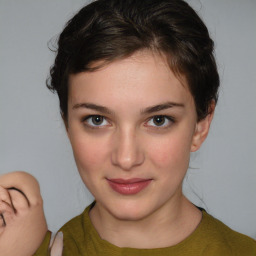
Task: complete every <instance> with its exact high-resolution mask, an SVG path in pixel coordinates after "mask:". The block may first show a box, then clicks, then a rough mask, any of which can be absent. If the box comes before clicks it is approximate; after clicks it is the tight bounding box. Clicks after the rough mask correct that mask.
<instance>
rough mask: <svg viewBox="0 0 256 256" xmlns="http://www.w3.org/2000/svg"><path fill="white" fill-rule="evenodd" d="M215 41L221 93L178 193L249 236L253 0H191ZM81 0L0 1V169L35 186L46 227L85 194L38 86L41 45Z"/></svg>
mask: <svg viewBox="0 0 256 256" xmlns="http://www.w3.org/2000/svg"><path fill="white" fill-rule="evenodd" d="M188 2H189V3H190V4H191V5H192V6H193V7H194V8H195V10H196V11H198V12H199V14H200V16H201V17H202V18H203V19H204V21H205V22H206V24H207V26H208V28H209V31H210V34H211V36H212V38H213V39H214V40H215V43H216V56H217V62H218V67H219V73H220V77H221V89H220V99H219V103H218V106H217V109H216V113H215V118H214V121H213V125H212V127H211V131H210V134H209V137H208V139H207V141H206V142H205V144H204V146H203V147H202V148H201V149H200V151H199V152H197V153H195V154H193V155H192V156H191V163H190V167H191V168H190V169H189V172H188V175H187V177H186V179H185V182H184V192H185V194H186V195H187V196H188V197H189V198H190V199H191V200H192V201H193V202H194V203H195V204H197V205H199V206H202V207H204V208H205V209H206V210H207V211H208V212H209V213H211V214H212V215H213V216H215V217H217V218H219V219H220V220H222V221H223V222H224V223H226V224H227V225H229V226H230V227H232V228H233V229H235V230H237V231H239V232H242V233H244V234H247V235H249V236H251V237H254V238H256V169H255V166H256V165H255V164H256V136H255V134H256V114H255V112H256V111H255V110H256V100H255V98H256V71H255V69H256V32H255V31H256V30H255V27H256V1H255V0H243V1H241V0H225V1H223V0H201V1H199V0H193V1H192V0H189V1H188ZM85 4H86V1H82V0H41V1H39V0H37V1H35V0H0V89H1V90H0V173H5V172H10V171H13V170H25V171H27V172H29V173H31V174H33V175H34V176H35V177H36V178H37V179H38V180H39V182H40V185H41V191H42V195H43V199H44V209H45V214H46V217H47V221H48V224H49V228H50V229H51V230H52V231H56V230H57V229H58V228H60V226H61V225H63V224H64V223H65V222H66V221H67V220H69V219H70V218H71V217H73V216H75V215H77V214H79V213H80V212H81V211H82V210H83V209H84V208H85V206H86V205H88V204H89V203H90V202H91V201H92V200H93V197H92V196H91V195H90V193H89V192H88V191H87V190H86V188H84V185H83V183H82V181H81V180H80V177H79V175H78V172H77V170H76V165H75V163H74V159H73V155H72V151H71V147H70V145H69V142H68V139H67V137H66V134H65V129H64V126H63V123H62V120H61V118H60V115H59V108H58V98H57V96H56V95H54V94H52V93H51V92H49V91H48V90H47V88H46V86H45V80H46V78H47V76H48V72H49V67H50V66H51V65H52V63H53V60H54V53H52V52H51V51H50V50H49V49H48V47H47V44H48V42H49V41H50V40H51V41H52V42H55V41H56V39H57V36H58V34H59V33H60V32H61V30H62V29H63V27H64V24H65V22H66V21H67V20H68V19H69V18H71V17H72V16H73V14H74V13H75V12H76V11H77V10H78V9H79V8H80V7H81V6H83V5H85Z"/></svg>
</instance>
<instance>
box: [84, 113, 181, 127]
mask: <svg viewBox="0 0 256 256" xmlns="http://www.w3.org/2000/svg"><path fill="white" fill-rule="evenodd" d="M93 117H99V118H103V122H106V121H107V118H106V117H104V116H101V115H89V116H86V117H84V118H83V119H82V122H83V123H84V125H85V126H87V127H89V128H91V129H102V128H103V127H105V126H110V125H111V124H110V125H102V124H100V125H93V124H89V122H88V120H90V119H92V118H93ZM154 118H165V121H164V123H166V121H167V122H168V124H167V125H166V124H165V125H161V126H157V125H147V123H148V122H149V121H151V120H152V122H153V119H154ZM91 122H92V120H91ZM107 122H108V123H109V121H107ZM175 122H176V120H175V118H173V117H172V116H166V115H155V116H152V117H150V118H149V119H148V120H147V122H146V124H145V125H144V126H146V127H153V129H166V128H169V127H170V126H171V125H172V124H173V123H175Z"/></svg>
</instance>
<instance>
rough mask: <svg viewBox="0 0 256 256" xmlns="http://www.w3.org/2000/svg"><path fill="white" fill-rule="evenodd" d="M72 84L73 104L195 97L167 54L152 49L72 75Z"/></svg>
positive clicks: (181, 100) (154, 102) (71, 96)
mask: <svg viewBox="0 0 256 256" xmlns="http://www.w3.org/2000/svg"><path fill="white" fill-rule="evenodd" d="M97 64H100V63H96V65H97ZM69 86H70V88H69V104H70V103H71V104H75V103H78V102H82V101H87V102H88V101H89V102H90V101H94V103H98V104H103V103H108V104H110V103H111V104H112V105H113V104H114V103H117V105H118V104H119V105H120V104H124V103H126V104H128V105H129V104H131V103H135V102H136V103H138V102H140V103H141V104H142V105H145V107H146V105H148V104H158V103H159V101H161V102H164V101H166V102H167V101H173V102H176V101H178V102H182V103H184V102H191V101H193V99H192V96H191V94H190V92H189V90H188V86H187V84H186V82H185V79H184V78H183V77H179V78H177V76H176V75H175V74H174V73H173V72H172V71H171V69H170V67H169V65H168V63H167V60H166V58H165V57H164V56H161V55H159V54H154V53H152V52H149V51H141V52H137V53H135V54H133V55H132V56H130V57H128V58H125V59H121V60H117V61H115V62H112V63H110V64H108V65H106V66H104V67H103V68H101V69H99V70H97V71H94V72H81V73H78V74H74V75H71V76H70V79H69Z"/></svg>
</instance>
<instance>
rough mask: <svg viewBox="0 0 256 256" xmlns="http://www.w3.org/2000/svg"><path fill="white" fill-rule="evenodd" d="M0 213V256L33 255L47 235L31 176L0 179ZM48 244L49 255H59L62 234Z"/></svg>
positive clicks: (21, 174)
mask: <svg viewBox="0 0 256 256" xmlns="http://www.w3.org/2000/svg"><path fill="white" fill-rule="evenodd" d="M10 188H15V189H16V190H15V189H10ZM0 213H2V216H3V218H0V252H1V253H0V254H1V255H5V256H17V255H19V256H30V255H34V253H35V251H36V250H37V248H38V247H39V246H40V244H41V243H42V241H43V239H44V236H45V234H46V232H47V224H46V220H45V216H44V212H43V200H42V197H41V194H40V188H39V184H38V182H37V180H36V179H35V178H34V177H33V176H32V175H30V174H28V173H26V172H22V171H16V172H12V173H7V174H4V175H1V176H0ZM52 242H53V243H52V244H51V245H50V246H51V250H50V251H51V252H50V255H51V256H61V255H62V249H63V235H62V233H61V232H59V233H58V234H57V235H56V237H55V238H54V240H53V241H52Z"/></svg>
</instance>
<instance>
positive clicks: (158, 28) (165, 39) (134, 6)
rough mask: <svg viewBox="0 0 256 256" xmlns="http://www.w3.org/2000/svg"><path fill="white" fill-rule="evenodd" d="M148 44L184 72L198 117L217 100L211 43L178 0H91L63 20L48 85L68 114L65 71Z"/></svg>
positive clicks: (193, 14)
mask: <svg viewBox="0 0 256 256" xmlns="http://www.w3.org/2000/svg"><path fill="white" fill-rule="evenodd" d="M143 49H149V50H152V51H155V52H158V53H162V54H164V55H165V56H166V57H167V60H168V63H169V65H170V68H171V70H172V71H173V72H174V73H175V74H177V75H184V76H185V78H186V80H187V82H188V87H189V90H190V92H191V94H192V96H193V98H194V101H195V105H196V111H197V116H198V120H201V119H203V118H205V117H206V116H207V114H208V111H209V108H210V105H211V104H212V101H214V102H215V103H217V99H218V87H219V75H218V71H217V67H216V62H215V58H214V54H213V51H214V43H213V41H212V40H211V38H210V37H209V33H208V30H207V28H206V26H205V25H204V23H203V22H202V20H201V19H200V18H199V16H198V15H197V14H196V12H195V11H194V10H193V9H192V8H191V7H190V6H189V5H188V4H187V3H186V2H184V1H182V0H96V1H94V2H92V3H91V4H89V5H87V6H85V7H84V8H82V9H81V10H80V11H79V12H78V13H77V14H76V15H75V16H74V17H73V18H72V19H71V20H70V21H69V22H68V23H67V24H66V27H65V28H64V30H63V32H62V33H61V34H60V37H59V40H58V50H57V56H56V59H55V63H54V65H53V66H52V67H51V71H50V78H51V79H48V80H47V86H48V88H49V89H50V90H52V91H57V93H58V96H59V100H60V109H61V114H62V116H63V118H64V119H66V118H67V115H68V113H67V102H68V78H69V75H70V74H76V73H79V72H83V71H88V72H93V71H95V70H97V69H98V68H100V67H101V66H97V67H95V66H93V67H92V64H93V63H95V62H97V61H103V63H104V64H108V63H110V62H112V61H114V60H117V59H122V58H126V57H128V56H131V55H132V54H133V53H135V52H136V51H139V50H143Z"/></svg>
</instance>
